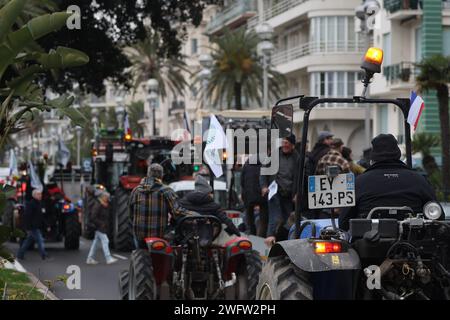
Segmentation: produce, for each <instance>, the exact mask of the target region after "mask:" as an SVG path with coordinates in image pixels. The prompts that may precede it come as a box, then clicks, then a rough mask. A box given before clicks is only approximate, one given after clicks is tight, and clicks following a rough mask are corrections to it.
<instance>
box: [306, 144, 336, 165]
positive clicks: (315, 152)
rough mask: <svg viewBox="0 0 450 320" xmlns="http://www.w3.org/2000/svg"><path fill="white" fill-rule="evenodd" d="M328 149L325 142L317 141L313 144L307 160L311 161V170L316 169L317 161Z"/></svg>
mask: <svg viewBox="0 0 450 320" xmlns="http://www.w3.org/2000/svg"><path fill="white" fill-rule="evenodd" d="M330 149H331V148H330V146H329V145H327V144H325V143H321V142H317V143H316V144H315V145H314V148H313V149H312V151H311V153H310V154H309V160H310V161H311V170H312V172H315V171H316V167H317V164H318V163H319V160H320V158H322V157H323V156H324V155H326V154H327V153H328V151H330Z"/></svg>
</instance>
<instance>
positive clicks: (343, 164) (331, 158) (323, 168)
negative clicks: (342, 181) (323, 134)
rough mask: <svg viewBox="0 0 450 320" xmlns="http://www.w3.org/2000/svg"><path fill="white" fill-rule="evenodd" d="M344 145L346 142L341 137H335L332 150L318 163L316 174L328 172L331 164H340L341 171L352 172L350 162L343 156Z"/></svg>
mask: <svg viewBox="0 0 450 320" xmlns="http://www.w3.org/2000/svg"><path fill="white" fill-rule="evenodd" d="M343 147H344V142H343V141H342V140H341V139H339V138H337V139H333V141H332V143H331V148H330V150H329V151H328V152H327V153H326V154H325V155H324V156H323V157H322V158H320V160H319V162H318V163H317V168H316V175H324V174H326V173H327V167H329V166H338V167H339V169H340V173H348V172H350V164H349V163H348V161H347V160H345V158H344V157H343V156H342V149H343Z"/></svg>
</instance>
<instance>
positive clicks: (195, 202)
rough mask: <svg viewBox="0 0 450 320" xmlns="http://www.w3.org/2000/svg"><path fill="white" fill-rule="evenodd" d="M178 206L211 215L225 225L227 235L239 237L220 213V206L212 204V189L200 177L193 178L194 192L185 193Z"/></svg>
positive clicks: (223, 214)
mask: <svg viewBox="0 0 450 320" xmlns="http://www.w3.org/2000/svg"><path fill="white" fill-rule="evenodd" d="M179 203H180V206H182V207H183V208H185V209H187V210H191V211H195V212H197V213H200V214H202V215H213V216H216V217H217V218H219V220H220V221H221V222H222V223H223V224H225V225H226V229H225V231H226V232H227V233H229V234H230V235H231V234H235V235H237V236H240V235H241V233H240V232H239V230H238V229H237V228H236V226H235V225H234V224H233V222H232V221H231V220H230V219H229V218H228V217H227V215H226V214H225V213H224V212H223V211H222V208H220V205H219V204H218V203H216V202H214V194H213V189H212V188H211V186H210V185H209V183H208V181H207V180H206V179H205V178H203V177H202V176H201V175H198V176H197V177H196V178H195V191H192V192H189V193H187V194H186V195H185V196H184V197H183V198H182V199H181V200H180V201H179Z"/></svg>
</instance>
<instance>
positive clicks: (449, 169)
mask: <svg viewBox="0 0 450 320" xmlns="http://www.w3.org/2000/svg"><path fill="white" fill-rule="evenodd" d="M437 98H438V101H439V118H440V123H441V141H442V185H443V188H444V190H443V191H444V196H445V198H446V199H447V195H448V194H449V192H450V129H449V115H448V107H449V106H448V102H449V99H448V87H447V85H442V86H440V87H439V88H438V89H437Z"/></svg>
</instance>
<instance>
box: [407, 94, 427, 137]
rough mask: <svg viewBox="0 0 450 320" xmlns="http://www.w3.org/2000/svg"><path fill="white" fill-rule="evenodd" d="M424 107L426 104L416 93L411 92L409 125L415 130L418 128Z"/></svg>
mask: <svg viewBox="0 0 450 320" xmlns="http://www.w3.org/2000/svg"><path fill="white" fill-rule="evenodd" d="M424 107H425V104H424V102H423V99H422V98H421V97H419V96H418V95H417V94H416V93H415V92H414V91H411V106H410V108H409V113H408V123H409V124H410V125H411V126H413V128H414V130H416V128H417V123H418V122H419V118H420V115H421V114H422V111H423V108H424Z"/></svg>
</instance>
